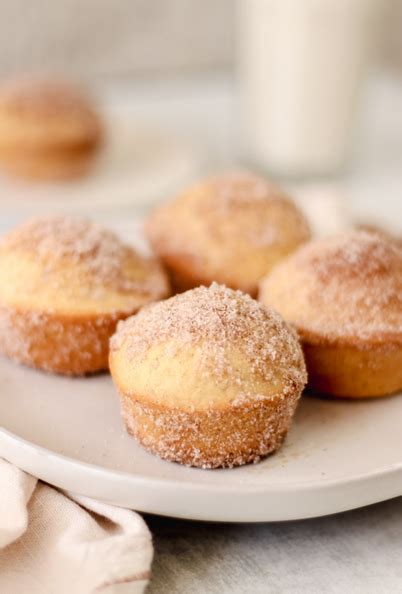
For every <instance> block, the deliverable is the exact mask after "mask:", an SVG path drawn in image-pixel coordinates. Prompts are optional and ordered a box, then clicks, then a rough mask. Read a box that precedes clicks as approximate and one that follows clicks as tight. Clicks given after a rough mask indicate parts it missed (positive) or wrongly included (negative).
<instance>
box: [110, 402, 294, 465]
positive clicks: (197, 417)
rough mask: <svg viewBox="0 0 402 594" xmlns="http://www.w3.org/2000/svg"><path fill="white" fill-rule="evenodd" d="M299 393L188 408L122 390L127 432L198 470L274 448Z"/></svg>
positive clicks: (245, 461) (247, 460) (154, 450)
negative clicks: (146, 400)
mask: <svg viewBox="0 0 402 594" xmlns="http://www.w3.org/2000/svg"><path fill="white" fill-rule="evenodd" d="M298 396H299V394H298V393H296V392H294V393H293V394H289V395H287V396H286V398H284V399H280V398H278V399H275V400H264V401H255V402H252V403H247V404H242V405H240V406H236V407H233V406H231V407H227V408H224V409H211V410H206V411H194V412H187V411H183V410H180V409H171V408H167V407H164V406H161V405H155V404H152V403H148V404H143V401H144V398H142V397H141V398H137V397H135V396H130V395H127V394H123V393H121V392H120V399H121V407H122V415H123V419H124V422H125V425H126V428H127V431H128V433H130V434H131V435H133V436H134V437H135V438H136V439H137V440H138V441H139V443H140V444H141V445H142V446H143V447H144V448H145V449H146V450H148V451H149V452H151V453H153V454H156V455H157V456H159V457H160V458H163V459H165V460H169V461H171V462H179V463H180V464H185V465H187V466H195V467H198V468H205V469H206V468H219V467H224V468H225V467H226V468H232V467H234V466H240V465H243V464H248V463H250V462H258V461H259V460H260V458H261V457H263V456H267V455H268V454H271V453H272V452H274V451H275V450H277V449H278V448H279V447H280V446H281V444H282V442H283V440H284V439H285V437H286V434H287V432H288V430H289V427H290V424H291V420H292V417H293V414H294V410H295V408H296V405H297V401H298Z"/></svg>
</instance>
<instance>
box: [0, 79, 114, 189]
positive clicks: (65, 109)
mask: <svg viewBox="0 0 402 594" xmlns="http://www.w3.org/2000/svg"><path fill="white" fill-rule="evenodd" d="M101 138H102V123H101V120H100V117H99V116H98V114H97V113H96V111H95V109H94V107H93V106H92V105H91V103H90V102H89V100H88V99H86V98H85V97H84V96H83V95H81V93H80V92H79V91H78V90H77V89H75V88H74V87H72V86H70V85H68V84H66V83H62V82H58V81H56V80H50V79H49V80H46V79H40V78H34V77H22V78H19V79H15V80H12V81H9V82H7V83H5V84H4V85H3V86H2V87H1V88H0V166H1V168H2V169H3V170H4V171H5V172H7V173H10V174H12V175H15V176H18V177H23V178H27V179H37V180H55V179H67V178H74V177H79V176H81V175H83V174H85V173H86V172H87V170H88V168H89V167H90V165H91V164H92V162H93V157H94V155H95V153H96V152H97V150H98V148H99V146H100V144H101Z"/></svg>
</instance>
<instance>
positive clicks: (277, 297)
mask: <svg viewBox="0 0 402 594" xmlns="http://www.w3.org/2000/svg"><path fill="white" fill-rule="evenodd" d="M260 299H261V301H262V302H263V303H265V304H267V305H270V306H271V307H274V308H276V309H277V310H278V311H279V312H280V313H281V314H282V315H283V316H284V318H285V319H286V320H288V321H289V322H291V323H292V324H293V325H294V326H295V328H296V329H297V331H298V333H299V335H300V337H301V339H302V342H303V344H304V349H305V353H306V357H307V365H308V369H309V378H310V384H312V386H313V388H315V389H319V390H321V391H326V392H328V393H334V394H338V395H342V396H353V395H356V396H370V395H381V394H386V393H390V392H394V391H397V390H399V389H401V388H402V247H401V244H399V243H398V242H397V241H395V240H393V239H392V238H389V237H387V236H386V235H381V234H378V233H372V232H366V231H352V232H349V233H345V234H343V235H340V236H337V237H333V238H329V239H324V240H321V241H314V242H311V243H310V244H307V245H305V246H303V247H302V248H300V249H299V250H298V251H297V252H295V253H294V254H293V255H291V256H289V258H287V259H286V260H285V261H283V262H282V263H281V264H279V265H278V266H277V267H276V268H275V269H274V270H273V271H272V272H271V274H269V275H268V276H267V278H266V279H265V280H264V281H263V282H262V284H261V291H260ZM363 351H365V352H363ZM309 362H310V365H309ZM331 376H332V377H331Z"/></svg>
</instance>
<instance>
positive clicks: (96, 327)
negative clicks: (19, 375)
mask: <svg viewBox="0 0 402 594" xmlns="http://www.w3.org/2000/svg"><path fill="white" fill-rule="evenodd" d="M128 315H129V314H121V313H120V314H117V313H113V314H105V315H94V316H82V315H77V316H74V315H71V316H67V315H58V314H52V313H45V312H30V311H28V312H24V311H21V310H18V309H16V308H12V307H4V306H0V337H1V340H0V352H1V353H2V354H3V355H6V356H7V357H9V358H10V359H13V360H14V361H17V362H18V363H23V364H25V365H27V366H28V367H34V368H38V369H42V370H44V371H50V372H54V373H59V374H63V375H77V376H79V375H85V374H89V373H94V372H97V371H102V370H105V369H108V355H109V338H110V336H111V335H112V334H113V333H114V331H115V329H116V324H117V322H118V321H119V320H120V319H124V318H126V317H127V316H128Z"/></svg>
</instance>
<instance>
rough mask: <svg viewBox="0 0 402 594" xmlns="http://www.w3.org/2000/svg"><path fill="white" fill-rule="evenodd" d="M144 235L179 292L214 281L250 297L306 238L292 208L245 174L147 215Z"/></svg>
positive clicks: (200, 187) (201, 187)
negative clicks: (274, 267)
mask: <svg viewBox="0 0 402 594" xmlns="http://www.w3.org/2000/svg"><path fill="white" fill-rule="evenodd" d="M146 231H147V235H148V237H149V240H150V242H151V244H152V246H153V248H154V250H155V251H156V253H158V255H159V256H160V257H161V259H162V260H163V261H164V262H165V264H166V266H167V268H168V269H169V271H170V272H171V275H172V279H173V284H174V285H175V286H176V288H177V289H178V290H185V289H189V288H192V287H195V286H198V285H200V284H205V285H209V284H210V283H211V282H213V281H217V282H221V283H224V284H226V285H227V286H230V287H232V288H234V289H241V290H243V291H245V292H248V293H250V294H251V295H255V294H256V292H257V286H258V282H259V280H260V279H261V278H262V277H263V276H264V275H265V274H266V273H267V272H268V271H269V270H270V269H271V268H272V267H273V266H274V265H275V264H276V263H277V262H278V261H280V260H281V259H282V258H283V257H284V256H286V255H287V254H289V253H290V252H292V251H293V250H294V249H295V248H296V247H298V246H299V245H300V244H301V243H303V242H304V241H306V240H308V239H309V237H310V231H309V228H308V224H307V222H306V220H305V218H304V216H303V215H302V214H301V212H300V211H299V210H298V209H297V208H296V206H295V205H294V203H293V202H292V201H291V200H290V199H289V198H288V197H287V196H286V195H285V194H284V193H283V192H282V191H281V190H280V189H279V188H277V187H276V186H274V185H273V184H271V183H270V182H269V181H267V180H266V179H264V178H262V177H259V176H257V175H254V174H252V173H248V172H232V173H227V174H223V175H220V176H216V177H212V178H210V179H208V180H206V181H204V182H201V183H199V184H197V185H195V186H193V187H191V188H189V189H188V190H187V191H185V192H184V193H183V194H181V195H180V196H179V197H178V198H176V199H175V200H173V201H171V202H170V203H167V204H166V205H163V206H161V207H159V208H157V209H156V210H155V211H154V212H153V213H151V216H150V218H149V220H148V222H147V225H146Z"/></svg>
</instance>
